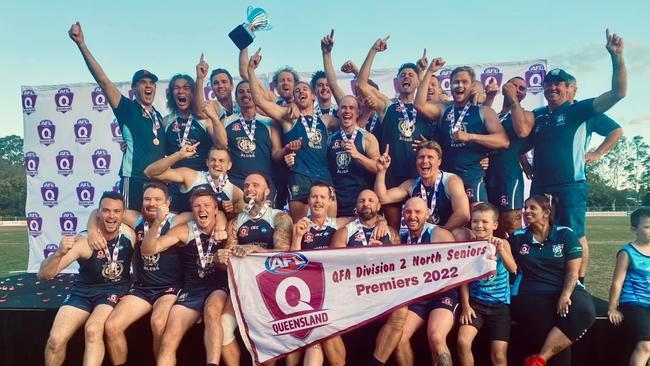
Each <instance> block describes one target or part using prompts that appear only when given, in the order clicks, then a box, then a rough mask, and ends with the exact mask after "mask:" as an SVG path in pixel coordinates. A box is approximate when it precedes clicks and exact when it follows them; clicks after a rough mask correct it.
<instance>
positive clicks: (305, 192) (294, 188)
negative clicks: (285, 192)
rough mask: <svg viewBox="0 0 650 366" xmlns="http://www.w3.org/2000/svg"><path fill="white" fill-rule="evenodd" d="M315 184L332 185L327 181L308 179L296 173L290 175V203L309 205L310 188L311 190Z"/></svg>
mask: <svg viewBox="0 0 650 366" xmlns="http://www.w3.org/2000/svg"><path fill="white" fill-rule="evenodd" d="M315 182H325V183H328V184H329V183H330V182H329V181H328V180H327V179H321V178H318V177H308V176H306V175H302V174H300V173H294V172H291V173H289V183H288V188H289V201H300V202H302V203H307V198H309V188H311V185H312V184H313V183H315Z"/></svg>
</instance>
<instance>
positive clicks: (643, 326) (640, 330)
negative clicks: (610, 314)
mask: <svg viewBox="0 0 650 366" xmlns="http://www.w3.org/2000/svg"><path fill="white" fill-rule="evenodd" d="M618 309H619V310H620V311H621V313H623V327H625V329H626V331H627V333H629V334H631V335H632V336H633V337H634V338H633V339H634V342H635V343H636V342H641V341H650V308H647V307H644V306H640V305H633V304H620V305H619V306H618Z"/></svg>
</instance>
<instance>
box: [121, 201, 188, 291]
mask: <svg viewBox="0 0 650 366" xmlns="http://www.w3.org/2000/svg"><path fill="white" fill-rule="evenodd" d="M175 217H176V215H174V214H170V215H169V216H168V217H167V221H166V222H165V224H164V225H163V227H162V229H161V230H160V235H161V236H162V235H165V234H166V233H167V232H168V231H169V229H171V227H172V223H173V222H174V219H175ZM144 223H145V221H144V217H143V216H142V215H140V217H138V220H137V221H136V222H135V235H136V236H137V238H138V239H137V240H136V242H135V255H134V257H133V272H134V275H135V284H136V285H137V286H139V287H169V286H179V285H180V284H181V283H182V282H183V273H182V271H181V262H180V259H179V257H178V247H177V246H173V247H171V248H169V249H167V250H165V251H163V252H160V253H157V254H154V255H151V256H145V255H142V239H143V238H144V235H145V232H144Z"/></svg>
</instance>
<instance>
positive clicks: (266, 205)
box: [244, 198, 269, 220]
mask: <svg viewBox="0 0 650 366" xmlns="http://www.w3.org/2000/svg"><path fill="white" fill-rule="evenodd" d="M253 207H255V200H254V199H252V198H251V199H250V201H248V204H247V205H246V208H245V209H244V211H245V212H246V213H247V214H248V216H250V217H251V219H253V220H257V219H259V218H260V217H262V216H264V213H265V212H266V209H267V208H269V203H268V202H264V205H262V208H260V210H259V211H258V212H257V215H255V216H253V215H251V210H252V209H253Z"/></svg>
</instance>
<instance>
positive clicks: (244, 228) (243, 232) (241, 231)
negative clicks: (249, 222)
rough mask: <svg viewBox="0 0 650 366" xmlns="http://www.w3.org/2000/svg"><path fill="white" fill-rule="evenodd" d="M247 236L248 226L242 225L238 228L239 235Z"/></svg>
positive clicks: (241, 236)
mask: <svg viewBox="0 0 650 366" xmlns="http://www.w3.org/2000/svg"><path fill="white" fill-rule="evenodd" d="M247 236H248V226H242V227H240V228H239V237H240V238H245V237H247Z"/></svg>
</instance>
